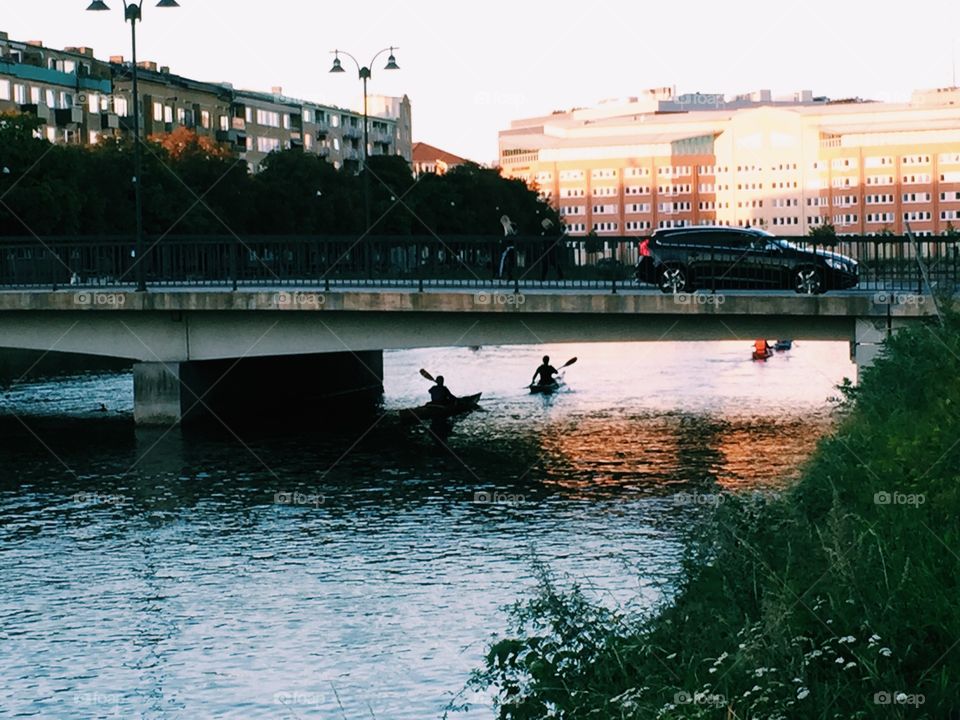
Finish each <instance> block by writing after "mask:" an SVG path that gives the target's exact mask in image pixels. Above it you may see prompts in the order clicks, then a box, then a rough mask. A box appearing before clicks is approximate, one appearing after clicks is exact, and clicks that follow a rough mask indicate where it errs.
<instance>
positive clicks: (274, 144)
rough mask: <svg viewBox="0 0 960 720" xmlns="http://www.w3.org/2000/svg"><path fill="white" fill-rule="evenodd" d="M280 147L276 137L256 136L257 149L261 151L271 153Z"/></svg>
mask: <svg viewBox="0 0 960 720" xmlns="http://www.w3.org/2000/svg"><path fill="white" fill-rule="evenodd" d="M279 149H280V141H279V140H278V139H277V138H268V137H258V138H257V150H258V151H259V152H262V153H271V152H273V151H274V150H279Z"/></svg>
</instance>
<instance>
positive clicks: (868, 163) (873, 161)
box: [863, 155, 893, 168]
mask: <svg viewBox="0 0 960 720" xmlns="http://www.w3.org/2000/svg"><path fill="white" fill-rule="evenodd" d="M863 165H864V167H868V168H875V167H889V166H891V165H893V158H892V157H891V156H889V155H887V156H885V157H868V158H864V161H863Z"/></svg>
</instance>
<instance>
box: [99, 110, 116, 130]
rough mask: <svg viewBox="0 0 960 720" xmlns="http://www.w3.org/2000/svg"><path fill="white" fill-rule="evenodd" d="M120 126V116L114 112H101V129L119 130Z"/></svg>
mask: <svg viewBox="0 0 960 720" xmlns="http://www.w3.org/2000/svg"><path fill="white" fill-rule="evenodd" d="M119 128H120V116H119V115H116V114H114V113H101V114H100V129H101V130H118V129H119Z"/></svg>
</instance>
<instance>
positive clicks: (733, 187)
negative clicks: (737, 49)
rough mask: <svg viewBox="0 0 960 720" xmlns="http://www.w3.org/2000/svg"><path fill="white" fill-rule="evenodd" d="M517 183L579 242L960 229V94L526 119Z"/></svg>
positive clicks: (707, 103)
mask: <svg viewBox="0 0 960 720" xmlns="http://www.w3.org/2000/svg"><path fill="white" fill-rule="evenodd" d="M500 164H501V167H502V170H503V172H504V174H506V175H509V176H512V177H521V178H523V179H525V180H527V181H528V182H530V183H531V184H535V185H536V186H537V187H538V188H539V189H540V191H541V193H542V194H543V195H544V196H545V197H547V198H549V200H550V201H551V202H552V203H553V204H554V205H555V206H556V207H557V208H558V210H559V212H560V213H561V215H562V216H563V218H564V220H565V221H566V224H567V227H568V230H569V232H570V234H571V235H584V234H587V233H589V232H591V231H594V232H596V233H597V234H599V235H603V234H608V235H638V234H649V233H650V232H651V231H652V230H655V229H657V228H661V227H678V226H685V225H698V224H722V225H729V226H733V227H747V226H752V227H763V228H766V229H767V230H769V231H770V232H774V233H776V234H778V235H805V234H807V233H808V232H809V231H810V230H811V229H812V228H816V227H818V226H821V225H824V224H826V223H831V224H832V225H833V226H834V227H835V228H836V231H837V233H838V234H844V235H872V234H879V233H882V232H885V231H886V232H893V233H901V232H903V230H904V228H905V224H906V223H907V222H909V223H910V226H911V228H912V229H913V231H914V232H916V233H917V234H936V233H942V232H944V231H945V230H947V229H948V228H949V227H956V228H958V229H960V89H958V88H946V89H941V90H931V91H919V92H916V93H914V95H913V97H912V99H911V101H910V102H908V103H879V102H868V101H861V100H846V101H828V100H827V99H825V98H814V97H813V96H812V94H811V93H810V92H802V93H797V94H796V95H794V96H790V97H787V98H780V99H777V98H774V97H772V96H771V95H770V93H769V92H768V91H761V92H759V93H753V94H750V95H744V96H739V97H736V98H733V99H732V100H726V99H724V98H723V97H722V96H718V95H702V94H699V93H698V94H693V95H681V96H677V95H676V94H675V93H674V92H673V90H672V89H671V88H658V89H655V90H651V91H648V92H647V93H646V94H645V95H643V96H642V97H635V98H629V99H627V100H625V101H615V102H606V103H602V104H600V105H598V106H597V107H595V108H588V109H576V110H571V111H568V112H557V113H554V114H552V115H547V116H543V117H536V118H528V119H524V120H517V121H514V122H513V123H512V124H511V127H510V129H508V130H504V131H502V132H501V133H500Z"/></svg>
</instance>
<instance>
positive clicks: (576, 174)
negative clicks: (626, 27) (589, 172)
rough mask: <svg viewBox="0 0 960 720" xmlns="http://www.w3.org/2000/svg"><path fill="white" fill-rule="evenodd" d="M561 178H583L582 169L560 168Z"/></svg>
mask: <svg viewBox="0 0 960 720" xmlns="http://www.w3.org/2000/svg"><path fill="white" fill-rule="evenodd" d="M560 179H561V180H583V170H561V171H560Z"/></svg>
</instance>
